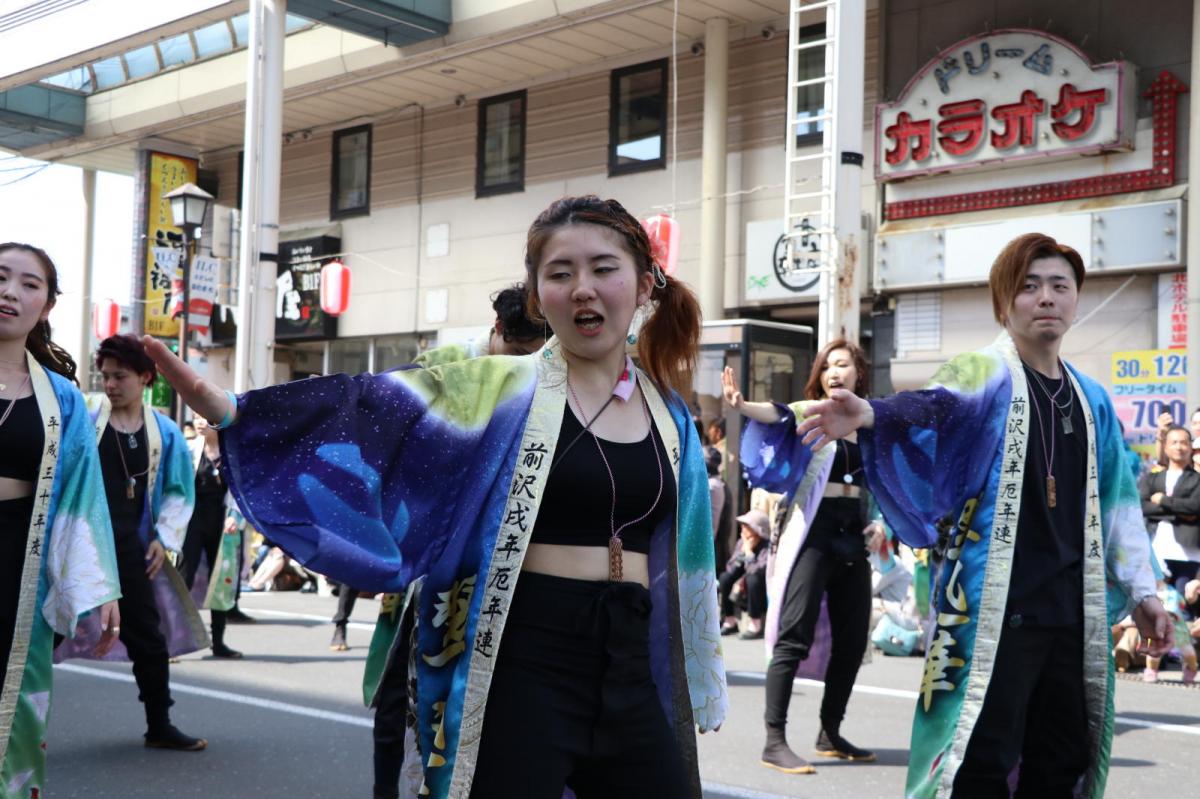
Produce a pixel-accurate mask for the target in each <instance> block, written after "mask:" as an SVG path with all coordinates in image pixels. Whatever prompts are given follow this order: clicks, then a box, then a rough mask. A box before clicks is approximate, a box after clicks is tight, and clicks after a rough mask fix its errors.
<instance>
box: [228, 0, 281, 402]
mask: <svg viewBox="0 0 1200 799" xmlns="http://www.w3.org/2000/svg"><path fill="white" fill-rule="evenodd" d="M286 14H287V2H286V0H250V30H249V41H250V48H249V51H248V53H247V58H246V64H247V66H246V133H245V145H244V150H245V156H244V160H243V164H244V167H243V176H242V206H243V207H242V219H241V221H242V235H241V240H240V243H239V247H238V264H239V274H238V312H237V323H238V331H237V345H236V347H235V349H234V390H235V391H237V392H238V393H241V392H243V391H246V390H248V389H251V388H261V387H263V386H268V385H270V384H271V383H272V382H273V377H272V376H273V374H274V356H273V351H274V343H275V278H276V276H277V270H278V263H279V173H280V169H281V161H282V157H283V37H284V17H285V16H286Z"/></svg>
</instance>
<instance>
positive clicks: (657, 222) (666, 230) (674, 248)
mask: <svg viewBox="0 0 1200 799" xmlns="http://www.w3.org/2000/svg"><path fill="white" fill-rule="evenodd" d="M642 227H643V228H645V230H646V235H647V236H649V237H650V246H651V247H653V249H654V260H655V261H657V262H658V265H659V266H661V267H662V270H663V271H664V272H666V273H667V274H668V275H673V274H675V266H676V265H677V264H678V263H679V221H678V220H676V219H675V218H674V217H670V216H667V215H666V214H656V215H655V216H652V217H650V218H648V219H643V220H642Z"/></svg>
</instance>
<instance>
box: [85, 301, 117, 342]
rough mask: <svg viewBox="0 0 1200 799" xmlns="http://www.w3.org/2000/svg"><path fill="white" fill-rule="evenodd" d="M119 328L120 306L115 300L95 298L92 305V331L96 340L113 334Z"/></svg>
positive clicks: (102, 339) (101, 339)
mask: <svg viewBox="0 0 1200 799" xmlns="http://www.w3.org/2000/svg"><path fill="white" fill-rule="evenodd" d="M120 329H121V306H120V305H117V303H116V301H115V300H110V299H103V300H97V301H96V302H95V303H93V305H92V332H93V333H95V334H96V340H97V341H104V339H106V338H108V337H109V336H115V335H116V334H117V331H118V330H120Z"/></svg>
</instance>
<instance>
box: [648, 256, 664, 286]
mask: <svg viewBox="0 0 1200 799" xmlns="http://www.w3.org/2000/svg"><path fill="white" fill-rule="evenodd" d="M650 274H651V275H653V276H654V287H655V288H660V289H665V288H666V287H667V276H666V274H665V273H664V272H663V270H662V267H661V266H659V265H658V262H657V261H655V262H654V263H653V264H652V265H651V267H650Z"/></svg>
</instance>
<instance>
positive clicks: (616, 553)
mask: <svg viewBox="0 0 1200 799" xmlns="http://www.w3.org/2000/svg"><path fill="white" fill-rule="evenodd" d="M624 566H625V564H624V561H623V559H622V557H621V539H620V538H618V537H617V536H615V535H614V536H613V537H611V538H609V539H608V580H609V582H613V583H619V582H621V579H622V577H624V574H623V572H624Z"/></svg>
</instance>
